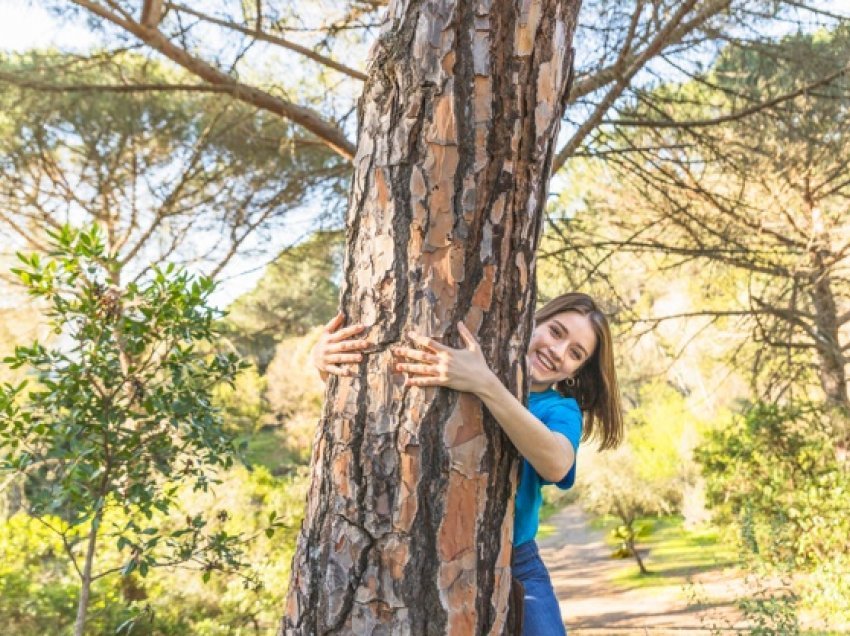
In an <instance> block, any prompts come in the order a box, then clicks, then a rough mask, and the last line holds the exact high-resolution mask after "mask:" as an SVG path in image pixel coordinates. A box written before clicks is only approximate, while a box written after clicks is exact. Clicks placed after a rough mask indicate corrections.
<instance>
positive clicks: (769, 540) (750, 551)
mask: <svg viewBox="0 0 850 636" xmlns="http://www.w3.org/2000/svg"><path fill="white" fill-rule="evenodd" d="M828 430H830V427H829V426H828V423H827V422H826V421H825V413H824V412H823V411H822V410H821V409H820V408H819V407H818V406H816V405H811V404H796V405H791V406H776V405H769V404H755V405H753V406H752V407H750V408H749V409H748V410H747V411H746V412H744V413H743V414H742V415H741V416H739V417H736V418H734V419H733V420H732V421H730V422H729V423H728V424H727V425H726V426H724V427H721V428H720V429H719V430H716V431H713V432H711V433H710V434H709V435H708V438H707V440H706V442H705V443H704V444H703V445H702V446H701V447H700V448H699V449H698V451H697V453H696V457H697V460H698V461H699V462H700V464H701V465H702V469H703V474H704V475H705V478H706V485H707V497H708V502H709V505H710V506H711V507H712V508H713V509H714V512H715V516H716V519H717V520H718V521H720V522H730V523H732V524H733V526H734V527H735V528H736V529H737V531H738V536H739V539H740V544H741V547H742V549H743V552H744V554H745V556H746V557H747V561H748V563H749V566H750V568H751V569H753V570H756V569H760V568H764V567H767V568H770V569H772V570H773V571H774V572H777V573H779V574H782V573H790V574H794V575H796V578H797V579H798V581H799V582H798V585H797V587H798V588H799V590H797V591H796V592H795V593H798V594H799V596H800V602H801V603H802V604H803V605H805V606H808V607H817V608H819V609H820V610H821V611H823V612H826V613H828V614H830V615H831V618H832V620H833V621H839V620H842V621H846V620H848V619H850V594H848V592H850V589H848V584H847V583H846V581H847V580H848V576H850V568H848V565H850V562H849V561H850V560H848V558H847V557H846V555H847V554H848V553H850V497H848V494H850V474H848V471H847V468H846V466H845V465H843V464H842V462H841V460H840V459H839V458H838V456H837V453H836V447H835V445H834V443H833V442H832V440H831V438H830V437H829V435H828V433H827V432H826V431H828ZM801 575H802V576H801ZM766 602H767V601H766Z"/></svg>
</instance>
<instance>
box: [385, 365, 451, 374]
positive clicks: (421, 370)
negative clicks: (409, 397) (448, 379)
mask: <svg viewBox="0 0 850 636" xmlns="http://www.w3.org/2000/svg"><path fill="white" fill-rule="evenodd" d="M395 370H396V371H398V372H400V373H409V374H413V375H417V376H422V375H426V376H438V375H440V369H439V368H437V367H435V366H431V365H429V364H410V363H398V364H396V365H395Z"/></svg>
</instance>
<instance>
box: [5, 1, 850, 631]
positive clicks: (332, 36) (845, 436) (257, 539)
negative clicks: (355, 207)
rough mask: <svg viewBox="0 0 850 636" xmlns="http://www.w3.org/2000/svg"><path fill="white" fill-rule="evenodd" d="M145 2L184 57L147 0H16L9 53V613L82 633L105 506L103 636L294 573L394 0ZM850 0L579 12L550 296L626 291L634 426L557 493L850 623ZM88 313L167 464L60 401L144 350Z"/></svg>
mask: <svg viewBox="0 0 850 636" xmlns="http://www.w3.org/2000/svg"><path fill="white" fill-rule="evenodd" d="M153 4H154V5H157V6H159V10H160V11H164V14H162V15H159V16H158V17H157V18H156V20H157V22H156V25H157V27H158V32H160V33H163V34H165V36H166V37H165V38H164V39H165V41H166V43H168V44H170V46H171V48H169V46H166V45H163V44H162V43H161V42H159V41H157V40H155V39H154V38H152V37H150V32H148V31H144V30H142V31H138V30H137V31H133V30H132V29H131V28H129V27H131V26H132V22H133V21H134V20H138V23H139V24H142V23H143V22H144V20H145V17H144V16H141V17H140V16H139V15H137V14H138V7H136V6H135V5H133V3H129V2H128V3H121V2H111V1H110V2H103V3H100V4H98V3H95V2H84V1H80V2H58V1H57V2H46V1H45V2H33V3H30V4H29V5H28V6H27V7H26V12H27V13H24V12H23V10H22V9H21V8H20V7H17V8H15V9H14V10H13V9H12V8H11V5H10V4H4V5H0V6H2V7H3V10H4V11H7V12H8V15H10V16H13V15H18V16H21V15H23V16H25V18H24V19H25V20H29V19H32V20H33V23H34V24H38V25H39V27H38V29H37V30H38V31H39V32H40V33H41V35H38V36H36V35H33V37H32V39H30V40H27V39H26V38H20V36H19V37H18V41H19V42H20V44H15V45H14V46H11V45H10V46H8V47H7V48H6V49H5V50H4V52H3V53H2V56H0V86H2V93H0V102H2V108H0V173H2V174H0V228H2V233H0V235H2V237H3V240H2V245H0V248H2V254H0V259H2V278H0V285H2V288H3V295H2V300H0V350H2V351H1V352H2V354H3V356H8V359H7V364H6V365H5V366H4V367H3V368H2V370H0V380H2V381H3V382H4V383H6V388H5V389H4V390H3V392H2V393H0V407H2V408H3V413H4V414H3V420H2V424H0V454H2V460H3V465H2V467H0V468H2V469H3V472H2V473H0V500H1V501H2V504H0V520H1V521H0V624H4V625H7V626H12V629H13V632H14V633H20V634H36V633H60V632H62V631H63V630H71V629H72V627H73V626H74V624H75V622H78V620H79V607H80V590H81V588H85V587H86V586H85V585H83V584H82V581H83V580H84V576H83V575H84V571H85V567H84V563H85V562H86V561H87V558H86V557H87V554H88V552H87V546H89V545H94V542H91V543H88V542H87V541H86V539H87V538H88V537H90V536H93V535H92V533H91V530H92V528H93V527H94V528H97V527H98V526H100V527H104V528H108V529H107V530H105V531H104V533H105V534H102V535H100V536H101V537H102V538H101V540H100V542H99V543H98V544H97V546H96V550H94V551H93V552H92V555H91V556H92V561H93V563H94V568H93V571H95V572H96V573H97V575H96V576H93V577H89V579H90V580H89V581H88V584H89V586H90V597H89V598H88V599H87V601H86V602H87V605H88V607H87V612H88V616H87V633H110V632H114V631H116V630H124V631H130V630H132V633H162V634H180V633H187V634H190V633H191V634H255V633H271V631H272V630H273V629H274V628H275V626H276V624H277V620H278V619H279V616H280V613H281V603H282V598H283V592H284V590H285V588H286V585H287V582H288V576H289V564H290V560H291V558H292V553H293V549H294V540H295V536H296V533H297V530H298V527H299V524H300V519H301V515H302V511H303V506H304V499H305V497H306V484H307V466H308V463H309V456H310V449H311V443H312V436H313V431H314V428H315V424H316V421H317V419H318V417H319V414H320V411H321V408H322V400H323V393H324V387H323V385H322V383H321V382H320V380H319V378H318V376H317V375H316V373H315V372H314V371H313V369H312V368H311V365H310V362H309V350H310V347H311V346H312V343H313V342H314V341H315V338H316V337H317V334H318V331H317V329H318V326H319V325H321V324H323V323H325V322H327V320H328V319H330V317H332V316H333V315H334V314H335V313H336V310H337V303H338V293H339V286H340V283H341V280H340V277H341V270H342V259H343V248H344V238H345V227H344V222H343V216H344V210H345V206H346V196H347V188H348V178H349V176H350V171H351V166H350V163H349V161H348V157H347V156H346V153H350V149H347V148H346V147H345V139H346V138H353V131H354V129H355V127H356V112H355V104H356V98H357V95H358V94H359V89H360V82H361V80H362V73H363V72H364V70H365V60H366V57H367V51H368V46H369V44H370V42H371V41H372V40H373V39H374V37H375V34H376V32H377V29H378V28H379V26H380V22H381V15H382V11H383V10H384V8H385V7H384V3H383V2H381V1H380V0H378V1H374V2H373V1H356V2H300V3H288V2H285V1H281V2H257V3H250V2H245V3H236V4H228V3H217V2H209V3H205V4H204V6H203V7H199V6H194V5H193V6H192V7H188V6H183V5H179V4H175V3H164V5H163V3H153ZM841 4H842V3H839V2H831V3H830V2H791V1H786V2H783V1H775V2H774V1H771V2H735V1H729V0H727V1H725V2H720V1H712V0H704V1H702V2H696V1H691V2H665V1H664V0H632V1H630V2H606V1H605V0H588V1H587V2H585V3H584V6H583V8H582V13H581V24H580V27H579V31H578V32H577V35H576V39H575V42H576V55H577V70H576V76H575V81H574V85H573V91H572V93H571V97H570V100H569V101H570V103H569V105H568V108H567V113H566V117H565V121H564V125H563V126H562V128H563V130H562V139H561V144H560V146H559V147H560V151H559V152H558V154H557V156H556V157H555V159H554V161H555V168H556V171H555V173H554V177H553V181H552V188H551V197H550V202H549V205H548V207H547V216H546V220H545V229H544V238H543V241H542V244H541V250H540V253H539V260H538V300H539V301H540V302H543V301H545V300H546V299H547V298H551V297H552V296H554V295H557V294H558V293H560V292H562V291H564V290H568V289H579V290H582V291H587V292H589V293H591V294H593V295H595V296H596V297H598V298H600V299H601V301H602V304H603V305H604V306H605V308H606V309H607V311H608V312H609V313H610V315H611V316H612V322H613V325H614V328H615V331H616V338H617V344H618V347H617V350H618V368H619V370H620V374H621V376H620V377H621V381H622V389H623V397H624V400H625V404H626V408H627V417H628V422H629V433H628V440H627V444H626V445H625V446H624V447H623V448H622V449H620V450H618V451H616V452H615V453H610V452H609V453H600V454H596V453H595V452H594V451H593V450H592V449H591V448H583V449H582V453H581V454H580V457H579V462H580V469H579V475H580V481H579V484H578V487H577V488H576V489H575V492H574V493H571V494H570V495H569V498H570V500H572V498H573V497H576V498H577V499H578V501H579V502H580V503H581V504H582V505H584V506H585V507H586V508H587V509H588V510H590V511H592V512H593V513H594V514H596V515H598V516H599V518H600V519H601V520H602V522H606V521H608V522H611V520H614V521H613V527H614V532H615V533H616V536H617V537H618V539H617V542H618V543H622V545H621V546H620V547H619V551H620V552H621V553H623V554H626V555H637V556H640V554H641V551H640V542H641V540H642V539H645V538H646V536H647V534H648V533H649V534H651V533H652V531H653V528H655V527H661V525H659V524H662V522H663V524H668V525H669V524H674V525H676V526H677V527H679V526H681V528H682V532H683V533H688V532H690V533H692V534H693V536H697V535H698V536H699V537H701V539H700V540H702V541H705V542H706V545H705V547H706V548H707V549H708V548H714V549H715V550H716V552H717V554H718V555H723V556H722V559H723V561H724V563H725V564H727V565H728V564H729V563H728V562H729V561H732V562H733V563H734V564H735V565H736V566H737V567H739V568H740V569H741V570H742V571H748V572H751V573H753V574H754V575H756V576H757V578H758V580H759V581H761V582H762V584H763V587H764V590H762V589H759V590H757V591H758V592H759V594H757V595H755V594H754V596H753V597H750V598H747V597H744V598H741V599H740V601H741V604H742V607H746V608H749V610H748V611H750V612H751V613H752V615H753V616H755V617H757V618H758V621H760V622H759V623H758V624H759V625H761V627H762V628H763V629H764V630H766V631H765V632H763V633H783V634H784V633H795V632H799V631H805V630H806V629H807V624H809V623H810V624H817V625H821V628H820V629H821V630H822V631H823V630H826V631H830V630H832V631H835V632H839V631H840V630H842V629H843V627H841V626H842V625H847V623H848V621H850V585H848V580H850V557H848V554H850V545H848V536H850V521H848V520H850V503H848V501H850V498H848V496H847V494H848V489H850V476H848V456H847V444H848V442H850V424H848V412H850V399H848V389H847V375H846V370H847V362H848V355H850V326H848V325H850V213H848V203H850V201H849V200H848V194H850V171H848V168H847V158H848V157H850V137H848V135H850V132H849V131H850V125H848V124H850V117H849V116H848V115H850V101H848V97H850V95H849V94H848V89H850V86H849V85H848V76H847V71H848V64H850V23H848V20H850V15H848V12H847V10H846V8H842V7H841ZM146 6H149V3H148V4H146ZM110 16H112V17H111V18H110ZM113 18H114V19H113ZM122 21H123V22H122ZM11 23H12V22H9V23H8V24H11ZM128 25H129V26H128ZM19 26H20V28H19V30H25V29H27V30H32V25H31V24H26V25H21V24H20V23H19ZM6 28H7V29H8V28H9V27H8V26H7V27H6ZM43 33H47V34H48V36H44V35H43ZM45 37H47V39H45ZM10 41H14V40H12V39H11V38H10ZM27 42H33V43H34V44H32V45H29V44H27ZM181 51H182V52H183V53H185V54H186V55H189V56H190V57H189V59H187V58H186V56H185V55H183V56H182V57H181V55H182V54H181ZM343 61H345V63H343ZM204 64H206V65H207V66H204ZM209 69H212V71H215V72H216V73H219V74H220V75H214V74H213V73H212V71H211V70H209ZM213 80H215V81H213ZM248 89H253V92H252V91H251V90H248ZM317 122H318V123H317ZM95 227H96V228H97V229H96V230H95V229H92V228H95ZM71 228H75V229H71ZM19 253H20V254H25V255H27V256H25V257H24V258H20V257H19V256H17V254H19ZM51 263H55V265H51ZM169 264H171V267H169ZM157 268H158V269H157ZM75 272H76V274H75ZM205 277H208V278H205ZM80 280H83V281H87V282H86V283H85V284H84V285H82V287H81V286H80ZM214 285H217V288H214ZM81 290H82V291H81ZM57 298H60V299H61V300H59V301H57ZM116 308H117V309H116ZM130 308H132V311H130ZM157 308H159V309H160V310H161V311H160V312H159V313H157ZM165 309H169V310H170V309H173V311H165ZM220 309H221V310H224V309H226V311H227V315H226V316H225V315H222V314H221V312H220V311H219V310H220ZM122 312H124V313H122ZM132 312H138V313H137V314H135V317H134V318H132V320H131V322H132V325H130V327H131V328H130V327H128V325H129V323H126V324H125V323H123V322H121V320H120V319H119V318H120V316H123V315H125V314H126V315H127V316H130V315H131V314H132ZM145 312H150V313H145ZM151 316H157V318H156V320H153V319H152V318H151ZM131 317H132V316H131ZM79 325H87V326H93V327H92V328H95V327H96V328H97V329H98V331H97V333H98V334H101V335H103V334H106V335H104V336H103V337H104V338H106V339H107V340H109V341H111V339H112V338H115V339H117V340H121V339H124V340H126V339H128V338H135V340H134V342H137V343H138V347H139V350H146V351H147V350H150V351H152V352H154V351H155V352H159V353H157V354H156V356H152V357H155V358H156V359H157V360H158V361H160V362H161V363H162V364H161V366H158V367H155V368H151V369H150V374H149V375H148V376H144V377H142V375H141V372H138V373H135V374H134V373H129V374H128V376H127V377H128V378H129V379H128V383H127V386H128V387H130V390H128V394H127V397H126V403H123V405H122V406H121V408H123V409H124V410H123V411H120V410H116V413H115V414H112V415H110V416H109V417H113V418H119V417H120V418H130V417H137V415H138V412H139V411H138V410H139V409H142V410H143V411H145V412H146V413H147V417H149V420H150V429H145V428H143V429H141V430H140V431H139V430H127V431H125V432H126V435H127V436H129V437H127V439H128V440H130V442H133V440H135V441H136V442H137V443H138V444H139V445H141V442H142V441H144V442H145V443H146V444H147V443H150V441H151V440H157V443H158V444H162V446H160V447H158V448H159V451H160V454H162V453H164V454H166V455H168V456H169V457H171V458H172V459H173V462H172V463H170V464H169V463H167V462H166V463H162V464H158V463H157V462H156V461H153V460H151V461H150V462H148V463H146V461H141V460H140V458H141V459H142V460H144V458H145V456H144V455H132V454H130V455H128V456H127V457H126V458H125V464H124V465H126V466H128V467H129V468H127V469H126V470H125V472H120V470H118V469H116V471H117V472H116V477H115V481H114V483H115V484H116V490H115V491H114V492H111V493H106V491H104V493H106V494H104V493H100V494H98V493H97V492H95V491H94V490H91V491H90V489H88V486H87V484H91V483H93V482H95V481H97V478H98V477H102V476H103V473H102V472H99V469H98V468H97V466H98V463H97V462H95V461H94V459H95V458H97V457H98V455H97V452H98V447H97V446H96V444H94V443H93V444H92V445H91V448H89V451H87V452H90V453H91V455H90V457H92V458H93V459H92V463H91V464H90V468H87V469H85V470H84V467H85V466H86V462H81V461H74V459H73V458H72V455H73V453H72V452H71V451H74V452H77V451H78V450H79V447H77V446H75V444H78V443H82V442H80V438H79V435H77V433H78V432H79V431H76V432H75V431H74V430H73V429H69V428H68V427H67V420H68V417H67V415H68V412H69V409H70V410H72V411H73V408H75V405H79V404H81V403H82V402H83V398H82V396H83V395H87V396H88V398H87V399H90V400H91V403H97V401H98V400H99V399H101V398H102V396H98V391H97V390H96V389H97V386H98V383H97V382H96V381H91V380H90V379H86V378H85V377H81V376H80V375H79V374H77V375H76V376H75V375H74V373H76V371H74V370H75V369H77V370H78V369H79V367H78V366H75V365H77V362H78V361H79V359H85V360H87V361H89V362H90V367H91V368H92V369H100V370H101V371H102V373H103V376H104V377H108V376H109V375H110V374H114V373H125V372H127V368H126V365H125V366H122V355H125V354H126V352H124V351H122V350H121V348H120V347H118V348H116V349H114V350H112V349H110V348H109V347H107V346H103V347H102V348H101V349H100V350H98V351H92V350H91V349H87V348H86V347H85V346H84V343H85V342H86V338H90V337H91V335H92V332H91V331H86V329H85V328H78V327H79ZM175 334H176V335H175ZM119 336H120V337H119ZM36 340H37V341H38V342H39V343H41V347H42V348H39V347H38V346H33V344H32V343H33V342H34V341H36ZM175 343H177V344H175ZM180 343H183V344H184V345H186V346H181V345H180ZM190 343H191V344H192V347H191V351H190V350H189V349H190V348H189V347H188V345H189V344H190ZM63 352H64V353H63ZM69 352H71V353H69ZM73 352H76V355H78V356H82V358H80V357H75V354H74V353H73ZM163 352H167V355H166V353H163ZM66 354H67V355H66ZM101 354H102V355H101ZM63 355H64V356H65V357H63ZM86 356H90V357H86ZM210 360H215V361H216V362H215V363H214V364H211V363H210ZM177 368H179V369H180V370H181V371H180V377H181V382H180V383H174V382H171V383H168V386H169V387H171V388H166V384H167V383H165V382H163V381H162V380H163V378H166V377H167V378H171V379H172V380H173V378H174V375H173V373H175V371H174V370H175V369H177ZM69 370H70V371H74V373H71V372H70V371H69ZM187 370H188V371H187ZM210 370H212V371H210ZM193 373H194V375H193ZM205 374H209V375H205ZM95 375H96V374H95ZM24 380H28V381H29V386H27V387H23V386H21V384H20V383H21V382H22V381H24ZM134 383H135V384H134ZM92 386H93V387H95V389H93V390H90V391H89V393H86V390H87V389H86V387H88V388H89V389H91V387H92ZM175 387H176V388H175ZM171 389H175V390H176V391H177V393H170V392H169V391H170V390H171ZM31 390H33V391H35V393H36V395H35V396H34V397H33V396H31V395H30V394H29V392H30V391H31ZM181 391H182V392H181ZM143 394H144V395H143ZM39 396H40V397H39ZM151 396H158V400H159V401H157V400H154V399H153V398H151ZM159 398H161V399H159ZM165 405H168V408H172V411H166V410H165V409H166V406H165ZM80 408H82V407H80ZM28 413H29V417H28V416H27V414H28ZM161 418H165V419H168V418H172V419H174V421H177V420H179V421H183V420H184V419H185V420H186V421H189V422H191V423H192V424H197V426H198V427H200V428H202V429H203V430H205V431H215V435H214V436H212V435H210V436H204V435H200V436H193V435H192V434H191V433H192V431H193V430H200V429H193V428H192V426H191V425H190V426H189V427H188V428H187V429H186V431H188V433H186V435H185V436H183V437H177V438H174V439H172V438H171V437H169V436H168V435H167V434H166V432H164V431H159V430H158V429H156V425H157V422H158V420H159V419H161ZM23 430H26V431H28V432H29V433H28V435H30V437H26V438H25V439H26V441H27V444H28V446H26V447H24V446H22V445H21V444H20V443H16V441H15V440H21V439H22V431H23ZM181 430H182V429H181ZM133 435H138V436H140V437H133ZM175 439H177V440H178V441H179V442H180V444H182V446H181V445H180V444H177V442H176V441H175ZM130 442H128V443H127V446H128V447H132V443H130ZM192 444H195V445H196V446H192ZM190 449H196V450H197V453H196V454H194V455H192V457H193V458H195V460H196V462H197V463H196V464H191V465H190V463H188V462H187V461H186V457H187V453H188V452H189V450H190ZM63 453H64V454H63ZM78 455H79V453H77V456H78ZM141 464H143V465H145V466H146V468H145V469H144V470H142V469H139V468H138V467H139V465H141ZM118 465H121V464H119V463H118V460H117V459H116V466H118ZM86 471H88V472H86ZM104 483H105V482H104ZM547 497H548V501H549V503H550V504H551V506H553V507H556V506H558V505H561V504H563V503H564V501H565V498H564V496H563V495H561V494H558V493H549V494H548V495H547ZM128 502H129V503H128ZM87 506H88V507H87ZM95 520H97V521H96V522H95ZM93 524H94V525H93ZM663 524H662V525H663ZM730 554H733V555H734V557H730V556H729V555H730ZM720 558H721V557H718V559H720ZM644 566H645V567H646V568H647V569H648V570H650V571H652V569H653V559H652V555H651V554H650V555H649V557H648V558H647V559H646V563H644V564H643V565H642V566H641V567H644ZM154 569H155V570H156V576H151V575H150V573H151V572H152V571H153V570H154ZM646 576H650V575H646ZM760 585H761V584H760ZM757 587H758V586H757ZM762 592H764V593H762ZM756 597H757V598H756ZM803 619H805V620H803ZM801 620H802V622H801ZM807 621H808V623H807Z"/></svg>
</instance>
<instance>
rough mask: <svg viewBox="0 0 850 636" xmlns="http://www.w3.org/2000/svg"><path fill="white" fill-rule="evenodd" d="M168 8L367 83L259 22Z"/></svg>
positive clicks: (178, 6)
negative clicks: (246, 23)
mask: <svg viewBox="0 0 850 636" xmlns="http://www.w3.org/2000/svg"><path fill="white" fill-rule="evenodd" d="M166 6H168V7H169V8H172V9H174V10H175V11H182V12H183V13H188V14H189V15H192V16H195V17H196V18H198V19H199V20H203V21H204V22H209V23H210V24H215V25H218V26H220V27H224V28H226V29H231V30H233V31H238V32H239V33H243V34H245V35H250V36H251V37H253V38H255V39H257V40H260V41H262V42H268V43H269V44H275V45H277V46H280V47H282V48H285V49H289V50H290V51H294V52H295V53H298V54H299V55H303V56H304V57H306V58H309V59H311V60H313V61H314V62H318V63H319V64H322V65H324V66H327V67H328V68H332V69H334V70H335V71H339V72H340V73H343V74H344V75H348V76H349V77H353V78H354V79H357V80H361V81H366V77H367V76H366V73H363V72H362V71H358V70H356V69H353V68H351V67H350V66H346V65H345V64H341V63H340V62H337V61H335V60H332V59H331V58H329V57H326V56H324V55H322V54H320V53H316V52H315V51H313V50H312V49H310V48H308V47H306V46H302V45H300V44H296V43H295V42H290V41H289V40H286V39H284V38H282V37H279V36H277V35H272V34H271V33H266V32H265V31H262V30H261V29H260V26H259V22H258V25H257V26H256V27H255V28H253V29H252V28H250V27H246V26H242V25H241V24H236V23H235V22H229V21H227V20H221V19H219V18H216V17H214V16H211V15H209V14H206V13H201V12H200V11H197V10H195V9H192V8H190V7H187V6H185V5H182V4H174V3H172V2H169V3H167V5H166Z"/></svg>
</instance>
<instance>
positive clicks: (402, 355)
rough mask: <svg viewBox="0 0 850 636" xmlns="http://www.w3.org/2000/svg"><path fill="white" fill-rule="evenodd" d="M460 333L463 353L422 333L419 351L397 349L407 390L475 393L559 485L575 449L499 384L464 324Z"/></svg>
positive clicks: (416, 338)
mask: <svg viewBox="0 0 850 636" xmlns="http://www.w3.org/2000/svg"><path fill="white" fill-rule="evenodd" d="M458 331H459V333H460V335H461V337H462V338H463V340H464V342H465V343H466V347H465V348H464V349H453V348H452V347H447V346H446V345H444V344H442V343H440V342H437V341H436V340H434V339H433V338H427V337H425V336H420V335H417V334H413V333H412V334H410V338H411V339H412V340H413V341H414V343H416V344H417V345H418V346H419V347H420V348H418V349H414V348H410V347H395V348H393V355H394V356H395V357H396V358H397V359H401V360H404V359H407V360H415V361H416V362H398V363H397V364H396V366H395V368H396V370H397V371H402V372H404V373H407V374H408V378H407V380H406V381H405V385H406V386H422V387H425V386H443V387H447V388H450V389H454V390H456V391H464V392H468V393H474V394H475V395H476V396H478V398H480V399H481V401H482V402H484V405H485V406H486V407H487V409H488V410H489V411H490V413H492V414H493V417H495V418H496V421H497V422H498V423H499V425H500V426H501V427H502V430H503V431H505V434H506V435H507V436H508V438H510V440H511V442H513V444H514V446H516V449H517V450H518V451H519V453H520V454H521V455H522V456H523V457H525V459H527V460H528V462H529V463H530V464H531V465H532V467H533V468H534V470H536V471H537V474H538V475H540V476H541V477H542V478H543V479H545V480H546V481H551V482H558V481H560V480H561V479H563V478H564V476H565V475H566V474H567V473H568V472H569V470H570V468H572V466H573V463H574V462H575V451H574V449H573V446H572V444H570V442H569V440H567V438H566V437H564V436H563V435H561V434H560V433H555V432H553V431H551V430H549V428H548V427H547V426H546V425H545V424H544V423H543V422H541V421H540V420H539V419H537V418H536V417H534V415H533V414H532V413H531V411H529V410H528V409H527V408H525V407H524V406H523V405H522V403H521V402H520V401H519V400H517V399H516V397H515V396H514V395H513V394H512V393H511V392H510V391H508V389H507V388H506V387H505V386H504V385H503V384H502V383H501V382H500V381H499V378H497V377H496V374H494V373H493V372H492V371H491V370H490V368H489V367H488V366H487V362H486V361H485V360H484V355H483V354H482V353H481V347H480V345H479V344H478V342H477V341H476V340H475V337H474V336H473V335H472V333H471V332H470V331H469V329H467V328H466V325H464V324H463V323H458Z"/></svg>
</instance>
